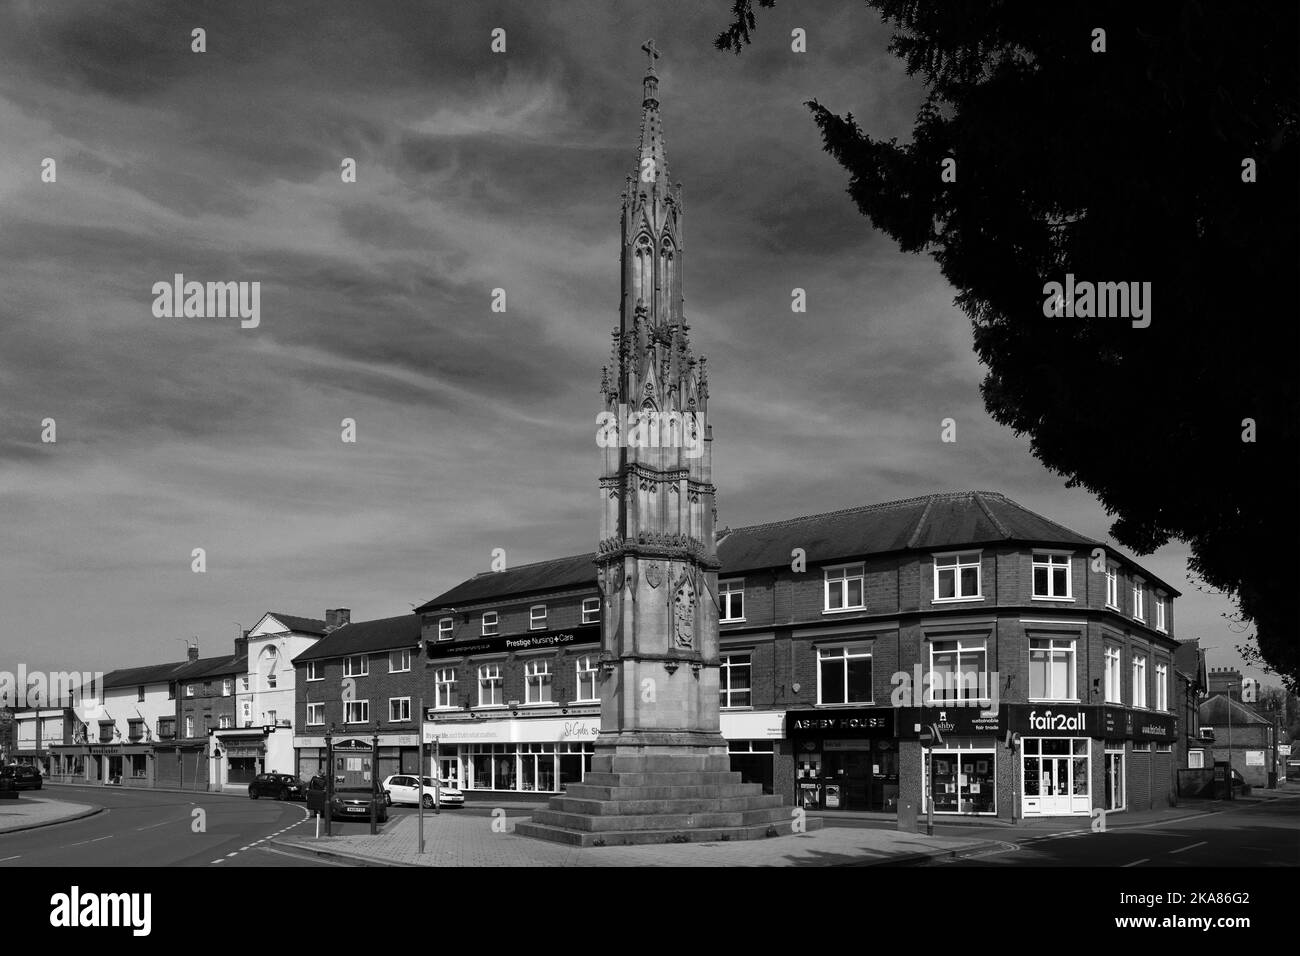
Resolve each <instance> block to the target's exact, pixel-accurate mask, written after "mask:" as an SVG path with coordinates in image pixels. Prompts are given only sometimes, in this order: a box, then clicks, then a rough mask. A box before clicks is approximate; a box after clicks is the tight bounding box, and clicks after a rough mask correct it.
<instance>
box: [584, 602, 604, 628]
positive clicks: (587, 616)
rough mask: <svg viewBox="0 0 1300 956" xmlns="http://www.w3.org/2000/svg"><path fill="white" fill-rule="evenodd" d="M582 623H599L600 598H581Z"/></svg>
mask: <svg viewBox="0 0 1300 956" xmlns="http://www.w3.org/2000/svg"><path fill="white" fill-rule="evenodd" d="M582 623H583V624H599V623H600V598H583V599H582Z"/></svg>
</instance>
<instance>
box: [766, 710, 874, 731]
mask: <svg viewBox="0 0 1300 956" xmlns="http://www.w3.org/2000/svg"><path fill="white" fill-rule="evenodd" d="M786 727H787V728H788V730H789V735H790V736H791V737H820V736H826V735H829V736H836V737H880V736H893V734H894V711H893V709H892V708H888V707H876V708H863V709H860V710H805V711H788V712H787V713H786Z"/></svg>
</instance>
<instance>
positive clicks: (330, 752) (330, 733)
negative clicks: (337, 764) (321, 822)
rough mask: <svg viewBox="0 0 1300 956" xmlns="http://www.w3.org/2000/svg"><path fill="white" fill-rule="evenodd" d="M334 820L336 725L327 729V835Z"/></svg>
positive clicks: (329, 834)
mask: <svg viewBox="0 0 1300 956" xmlns="http://www.w3.org/2000/svg"><path fill="white" fill-rule="evenodd" d="M333 820H334V725H333V724H332V723H331V724H330V726H329V730H327V731H325V835H326V836H332V835H333V831H332V830H331V828H330V824H331V823H332V822H333Z"/></svg>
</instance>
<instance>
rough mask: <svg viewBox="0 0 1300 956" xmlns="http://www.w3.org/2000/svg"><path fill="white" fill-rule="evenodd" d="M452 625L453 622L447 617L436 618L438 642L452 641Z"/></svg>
mask: <svg viewBox="0 0 1300 956" xmlns="http://www.w3.org/2000/svg"><path fill="white" fill-rule="evenodd" d="M454 623H455V622H454V621H453V620H452V619H451V618H449V617H440V618H438V640H440V641H450V640H451V639H452V637H453V636H454V635H453V633H452V626H453V625H454Z"/></svg>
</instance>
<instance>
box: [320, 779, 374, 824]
mask: <svg viewBox="0 0 1300 956" xmlns="http://www.w3.org/2000/svg"><path fill="white" fill-rule="evenodd" d="M325 786H326V780H325V778H324V777H312V778H311V783H309V784H308V785H307V809H308V810H311V811H312V812H313V813H320V814H322V815H323V814H324V813H325V797H326V795H327V791H326V789H325ZM329 812H330V818H331V819H334V820H338V819H343V820H369V819H370V788H369V787H335V788H334V800H333V802H332V803H331V805H330V811H329ZM376 819H377V820H378V821H379V822H380V823H387V822H388V803H387V801H385V800H383V799H380V801H379V806H378V807H377V808H376Z"/></svg>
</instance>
